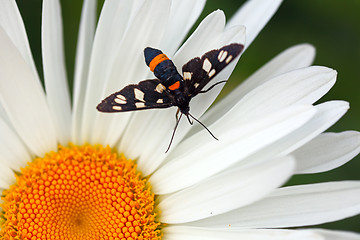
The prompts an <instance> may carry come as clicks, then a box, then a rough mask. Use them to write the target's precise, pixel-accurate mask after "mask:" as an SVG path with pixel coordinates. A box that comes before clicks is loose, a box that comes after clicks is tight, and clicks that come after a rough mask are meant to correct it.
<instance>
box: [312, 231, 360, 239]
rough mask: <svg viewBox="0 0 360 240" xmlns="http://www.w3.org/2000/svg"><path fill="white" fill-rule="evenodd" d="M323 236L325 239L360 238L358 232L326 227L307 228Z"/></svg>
mask: <svg viewBox="0 0 360 240" xmlns="http://www.w3.org/2000/svg"><path fill="white" fill-rule="evenodd" d="M309 231H312V232H314V233H317V234H319V235H321V236H323V237H324V239H325V240H360V234H359V233H353V232H346V231H333V230H326V229H309Z"/></svg>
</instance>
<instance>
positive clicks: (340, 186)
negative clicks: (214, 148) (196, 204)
mask: <svg viewBox="0 0 360 240" xmlns="http://www.w3.org/2000/svg"><path fill="white" fill-rule="evenodd" d="M359 212H360V182H359V181H357V182H356V181H343V182H327V183H319V184H309V185H299V186H291V187H284V188H281V189H277V190H276V191H275V192H273V193H271V194H270V195H269V196H267V197H266V198H265V199H263V200H260V201H258V202H256V203H254V204H252V205H249V206H246V207H243V208H239V209H237V210H235V211H232V212H229V213H225V214H223V215H220V216H215V217H213V218H209V219H204V220H201V221H198V222H196V223H193V224H194V225H195V226H213V227H215V226H216V227H226V226H228V225H229V224H231V226H233V227H240V228H280V227H299V226H308V225H315V224H321V223H326V222H332V221H336V220H340V219H343V218H347V217H350V216H354V215H356V214H358V213H359Z"/></svg>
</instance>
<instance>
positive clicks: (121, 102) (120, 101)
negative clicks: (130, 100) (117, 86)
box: [114, 95, 126, 104]
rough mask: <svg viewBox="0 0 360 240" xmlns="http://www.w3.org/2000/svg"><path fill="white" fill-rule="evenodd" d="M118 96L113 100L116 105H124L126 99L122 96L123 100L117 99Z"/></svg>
mask: <svg viewBox="0 0 360 240" xmlns="http://www.w3.org/2000/svg"><path fill="white" fill-rule="evenodd" d="M118 96H122V95H118ZM118 96H117V97H116V98H115V99H114V101H115V102H116V103H118V104H126V98H125V97H124V96H123V97H124V99H123V98H119V97H118Z"/></svg>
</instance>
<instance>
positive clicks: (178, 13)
mask: <svg viewBox="0 0 360 240" xmlns="http://www.w3.org/2000/svg"><path fill="white" fill-rule="evenodd" d="M204 5H205V0H197V1H194V0H173V1H172V2H171V9H170V18H169V23H168V26H167V29H166V31H165V32H166V34H165V35H164V38H163V39H162V40H161V44H160V46H161V50H162V51H163V52H164V53H166V55H168V56H172V55H174V53H175V51H176V50H177V48H178V47H179V45H180V44H181V42H182V41H183V40H184V38H185V37H186V34H187V33H188V31H189V30H190V28H191V27H192V26H193V24H194V23H195V21H196V20H197V19H198V17H199V15H200V13H201V12H202V10H203V8H204Z"/></svg>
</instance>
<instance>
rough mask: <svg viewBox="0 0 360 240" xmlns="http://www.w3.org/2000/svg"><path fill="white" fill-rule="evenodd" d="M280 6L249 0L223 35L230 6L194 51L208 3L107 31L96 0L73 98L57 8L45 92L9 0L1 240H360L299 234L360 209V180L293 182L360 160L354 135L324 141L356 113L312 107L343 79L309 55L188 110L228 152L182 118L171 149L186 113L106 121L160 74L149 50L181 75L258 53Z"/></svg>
mask: <svg viewBox="0 0 360 240" xmlns="http://www.w3.org/2000/svg"><path fill="white" fill-rule="evenodd" d="M280 3H281V1H279V0H274V1H266V0H250V1H248V2H247V3H246V4H245V5H244V6H243V7H242V8H241V9H239V10H238V11H237V13H236V14H235V15H234V17H232V18H231V19H230V20H229V21H228V23H226V24H225V16H224V13H223V12H222V11H220V10H217V11H215V12H213V13H211V14H209V15H208V16H207V17H206V18H205V19H203V20H202V22H201V23H200V24H199V26H197V28H196V30H195V31H194V32H193V33H192V34H191V36H190V37H189V38H188V39H186V40H185V41H184V39H185V36H186V34H187V33H188V31H189V29H190V28H191V26H192V25H193V24H194V22H195V20H196V19H197V18H198V16H199V14H200V13H201V11H202V9H203V6H204V4H205V1H204V0H197V1H193V0H172V1H169V0H147V1H141V0H138V1H134V0H121V1H118V0H107V1H105V3H104V6H103V8H102V11H101V15H100V17H99V20H98V21H97V22H96V14H95V12H96V1H94V0H85V1H84V5H83V10H82V16H81V22H80V30H79V37H78V48H77V54H76V66H75V76H74V83H75V84H74V93H73V95H72V102H71V101H70V93H69V90H68V86H67V79H66V71H65V65H64V52H63V44H62V39H63V37H62V24H61V9H60V6H59V2H58V1H56V0H54V1H44V2H43V10H42V11H43V13H42V58H43V69H44V88H43V86H42V84H41V82H40V81H39V75H38V73H37V71H36V68H35V65H34V62H33V60H32V56H31V52H30V48H29V44H28V40H27V36H26V32H25V28H24V24H23V22H22V19H21V16H20V13H19V10H18V8H17V6H16V3H15V1H14V0H0V48H1V55H0V103H1V104H0V132H1V135H0V141H1V144H0V156H1V157H0V161H1V162H0V164H1V168H0V172H1V174H0V189H1V191H2V198H1V214H0V216H1V221H0V224H1V225H0V227H1V230H0V234H1V236H2V239H166V240H169V239H171V240H172V239H175V240H176V239H262V240H264V239H359V238H360V236H359V235H358V234H356V233H349V232H341V231H328V230H322V229H301V230H299V229H298V230H289V229H287V228H291V227H303V226H310V225H316V224H321V223H325V222H330V221H336V220H340V219H343V218H346V217H350V216H353V215H356V214H358V213H359V212H360V182H358V181H343V182H326V183H319V184H309V185H299V186H288V187H281V186H282V185H283V184H284V183H285V182H286V181H287V179H289V177H291V176H292V175H294V174H309V173H318V172H324V171H328V170H331V169H334V168H336V167H338V166H341V165H342V164H345V163H346V162H347V161H349V160H350V159H351V158H353V157H354V156H355V155H357V154H358V153H359V151H360V135H359V133H358V132H356V131H346V132H341V133H323V132H324V131H325V130H326V129H327V128H328V127H330V126H331V125H332V124H334V123H335V122H336V121H337V120H338V119H339V118H341V116H342V115H343V114H344V113H345V112H346V110H347V109H348V103H346V102H344V101H329V102H325V103H321V104H317V105H314V103H315V102H316V101H317V100H318V99H320V98H321V97H322V96H323V95H324V94H325V93H326V92H327V91H328V90H329V89H330V88H331V87H332V86H333V84H334V83H335V80H336V71H334V70H332V69H329V68H326V67H320V66H310V65H311V63H312V60H313V58H314V49H313V47H312V46H310V45H307V44H302V45H298V46H294V47H292V48H290V49H288V50H285V51H284V52H283V53H281V54H279V55H278V56H277V57H275V58H274V59H273V60H271V61H270V62H269V63H267V64H266V65H265V66H263V67H262V68H261V69H259V70H258V71H257V72H255V73H254V74H253V75H252V76H251V77H249V78H248V79H247V80H246V81H245V82H244V83H243V84H241V85H240V86H239V87H238V88H236V89H235V90H234V91H233V92H232V93H230V94H229V95H227V96H226V97H225V98H224V99H223V100H221V101H220V102H219V103H218V104H215V105H214V106H213V107H211V108H209V106H210V105H211V104H212V103H213V101H214V99H215V98H216V96H217V95H218V93H219V92H220V90H221V86H220V85H219V86H218V87H216V88H214V89H212V90H211V91H209V92H208V93H206V94H202V95H200V96H197V97H196V98H194V99H193V100H192V101H191V106H190V107H191V113H192V115H194V116H197V117H200V119H201V121H202V122H203V123H204V124H205V125H206V126H208V127H209V128H210V129H211V131H212V132H213V133H214V134H215V135H216V136H217V137H218V138H219V141H216V140H214V139H211V137H209V134H208V132H207V131H206V130H204V129H203V128H202V127H201V126H199V125H194V126H191V125H190V124H188V123H187V122H185V121H183V122H180V125H179V127H178V131H177V133H176V136H175V139H174V141H173V144H172V147H171V148H170V151H169V152H168V153H167V154H166V153H165V150H166V148H167V144H168V140H169V139H170V136H171V133H172V129H173V125H174V120H175V118H174V115H175V112H176V109H175V108H170V109H165V110H151V111H142V112H130V113H120V114H104V113H99V112H98V111H96V106H97V104H98V103H99V102H100V101H101V99H103V98H104V97H105V96H107V95H109V94H111V93H113V92H115V91H117V90H119V89H121V88H123V87H124V86H126V85H128V84H131V83H137V82H139V81H141V80H144V79H148V78H153V76H152V73H151V72H150V71H149V69H148V68H147V66H146V65H145V63H144V59H143V49H144V48H145V47H147V46H152V47H157V48H159V49H161V50H162V51H163V52H164V53H166V54H167V55H168V56H169V57H170V58H171V59H172V60H173V62H174V63H175V66H176V67H177V68H178V69H181V66H182V65H183V64H185V63H186V62H187V61H189V60H190V59H192V58H194V57H197V56H201V55H202V54H203V53H205V52H207V51H209V50H212V49H218V48H221V47H222V46H224V45H228V44H230V43H241V44H243V45H244V46H245V49H246V48H247V47H248V46H249V45H250V43H251V42H252V41H253V40H254V38H255V37H256V35H257V34H258V33H259V32H260V30H261V29H262V28H263V27H264V25H265V24H266V23H267V21H268V20H269V19H270V18H271V16H272V15H273V14H274V12H275V11H276V10H277V8H278V6H279V5H280ZM245 40H246V41H245ZM183 41H184V43H183V44H181V43H182V42H183ZM238 59H239V57H238V58H237V59H236V60H235V61H233V62H232V63H231V64H230V65H229V66H228V67H226V68H225V69H224V70H223V71H221V72H220V73H219V74H218V75H217V76H216V77H215V79H214V80H213V81H214V82H217V81H221V80H224V79H228V78H229V76H230V74H231V72H232V70H233V69H234V67H235V65H236V62H237V61H238ZM180 72H181V71H180Z"/></svg>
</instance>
